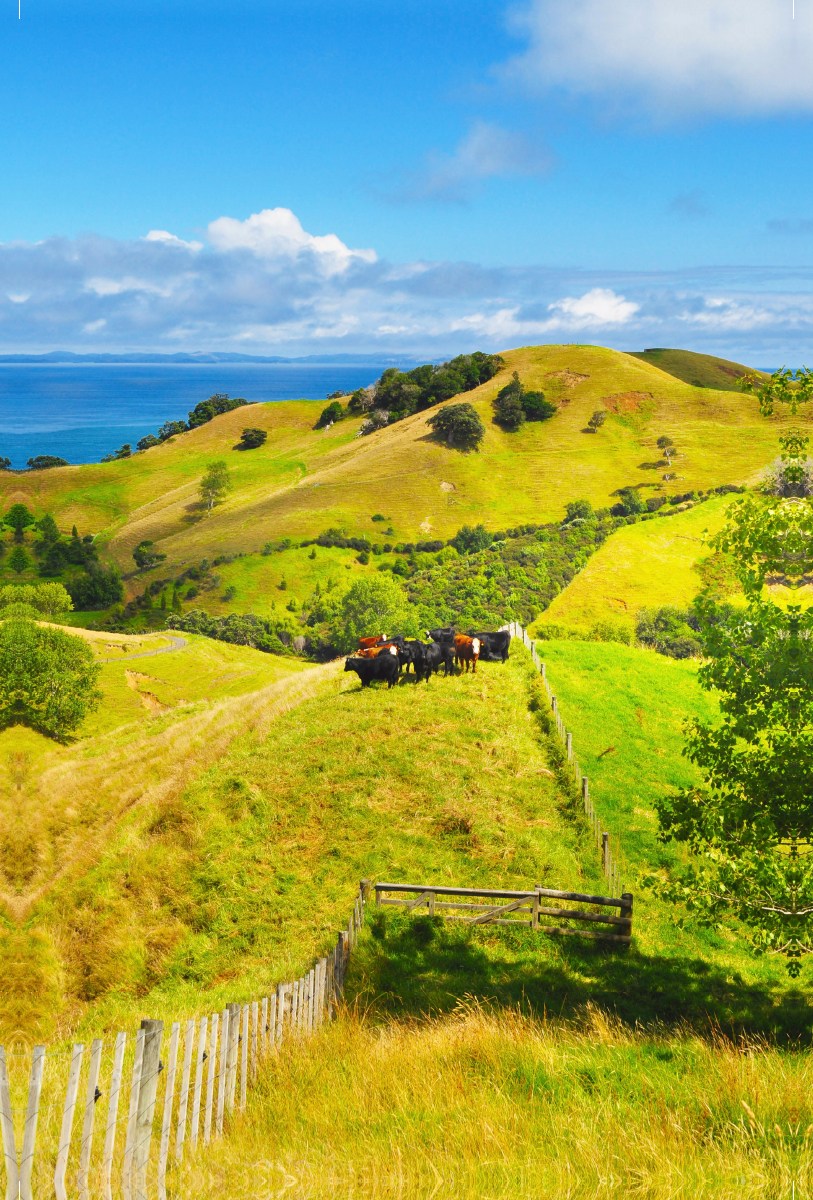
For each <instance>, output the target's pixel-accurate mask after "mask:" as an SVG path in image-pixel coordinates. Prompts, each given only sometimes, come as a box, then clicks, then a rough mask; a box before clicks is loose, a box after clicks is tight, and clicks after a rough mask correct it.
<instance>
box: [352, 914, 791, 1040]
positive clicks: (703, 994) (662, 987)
mask: <svg viewBox="0 0 813 1200" xmlns="http://www.w3.org/2000/svg"><path fill="white" fill-rule="evenodd" d="M486 938H487V939H488V940H487V942H486V940H485V939H486ZM349 983H350V986H349V991H348V996H350V995H351V994H352V993H353V992H355V993H356V994H358V995H359V996H361V997H363V998H364V999H365V1000H367V1001H374V1003H375V1006H376V1008H377V1009H379V1010H380V1011H383V1012H385V1013H387V1014H389V1015H392V1016H403V1015H407V1014H409V1015H419V1014H425V1013H427V1012H432V1013H442V1012H449V1011H451V1010H452V1009H453V1008H454V1007H455V1005H456V1004H457V1002H458V1001H459V1000H460V999H461V998H462V997H464V996H470V997H473V998H477V999H481V1000H491V1001H495V1002H496V1003H498V1004H501V1005H517V1004H522V1005H524V1006H527V1007H530V1008H531V1009H532V1010H533V1011H536V1012H537V1013H543V1012H546V1013H547V1014H548V1015H556V1016H563V1017H573V1016H575V1015H576V1014H577V1013H578V1012H579V1011H580V1010H583V1009H584V1007H585V1005H587V1004H594V1005H597V1006H598V1007H600V1008H603V1009H606V1010H609V1011H611V1012H613V1013H615V1014H616V1015H617V1016H618V1017H619V1018H620V1019H621V1020H622V1021H623V1022H625V1023H626V1024H628V1025H630V1026H634V1025H636V1024H639V1025H650V1024H653V1025H659V1026H662V1027H664V1028H666V1029H669V1028H673V1029H677V1028H680V1027H685V1026H686V1025H687V1024H688V1025H690V1026H692V1027H693V1028H695V1029H697V1030H698V1031H708V1030H709V1029H710V1028H719V1029H722V1030H723V1032H725V1033H727V1034H730V1035H735V1034H743V1033H745V1034H752V1035H753V1034H757V1035H761V1036H766V1037H770V1038H775V1039H776V1040H778V1041H780V1042H798V1041H802V1042H807V1041H808V1039H809V1037H810V1035H811V1032H813V1006H812V1005H811V1002H810V997H809V996H808V995H807V994H805V993H804V992H802V991H801V990H800V989H791V988H788V989H786V990H779V989H773V990H771V989H768V988H765V987H756V986H753V985H749V984H747V983H746V982H745V981H744V980H743V979H742V977H741V976H740V975H739V974H738V973H737V972H733V973H728V972H726V971H724V970H721V969H720V968H718V967H716V966H713V965H711V964H710V963H708V962H707V961H705V960H704V959H701V958H699V957H696V958H692V957H688V956H661V955H657V956H656V955H646V954H642V953H640V952H639V951H637V950H636V949H635V948H634V947H633V948H631V949H617V948H615V947H612V946H601V945H600V944H596V943H579V942H578V941H577V939H576V938H573V939H572V940H571V939H568V942H567V944H566V945H565V944H563V941H558V940H557V941H554V940H553V939H549V938H545V937H542V938H540V937H539V935H534V934H532V933H531V932H530V931H525V930H518V931H516V932H515V931H513V930H507V929H504V928H503V929H494V928H492V929H491V930H490V931H489V932H488V934H483V932H482V931H480V932H474V931H470V930H467V929H466V928H465V927H464V926H450V925H448V924H444V922H443V919H442V918H440V917H437V918H434V920H433V919H430V918H429V917H416V918H413V919H412V920H411V921H407V920H406V919H403V918H398V917H396V918H394V919H393V918H392V917H390V918H389V920H387V919H385V918H384V917H382V916H381V915H380V914H375V915H374V916H373V918H372V921H371V929H370V936H367V937H365V938H364V939H362V940H361V941H360V943H359V946H358V949H357V951H356V953H355V955H354V959H353V963H352V967H351V975H350V981H349Z"/></svg>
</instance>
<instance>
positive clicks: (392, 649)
mask: <svg viewBox="0 0 813 1200" xmlns="http://www.w3.org/2000/svg"><path fill="white" fill-rule="evenodd" d="M379 654H391V655H392V656H393V658H397V657H398V647H397V646H368V647H367V649H366V650H357V651H356V653H355V657H356V658H378V656H379Z"/></svg>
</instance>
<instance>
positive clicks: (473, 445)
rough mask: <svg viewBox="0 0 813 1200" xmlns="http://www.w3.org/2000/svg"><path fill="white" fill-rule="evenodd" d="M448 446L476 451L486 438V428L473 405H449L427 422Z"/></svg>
mask: <svg viewBox="0 0 813 1200" xmlns="http://www.w3.org/2000/svg"><path fill="white" fill-rule="evenodd" d="M426 423H427V425H429V426H431V428H432V430H433V431H434V432H435V433H436V434H438V435H439V436H440V437H443V438H445V439H446V444H447V445H449V446H455V447H457V448H458V449H460V450H476V449H477V447H478V446H479V445H480V442H481V441H482V440H483V438H484V436H485V432H486V431H485V428H484V426H483V422H482V421H481V420H480V417H479V414H478V412H477V409H476V408H475V407H474V405H472V404H447V405H445V406H444V407H443V408H441V409H438V411H437V412H436V413H435V415H434V416H432V417H430V418H429V420H428V421H427V422H426Z"/></svg>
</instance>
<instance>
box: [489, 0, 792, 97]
mask: <svg viewBox="0 0 813 1200" xmlns="http://www.w3.org/2000/svg"><path fill="white" fill-rule="evenodd" d="M513 20H514V23H515V26H516V27H517V29H518V30H519V31H520V32H521V33H522V34H523V35H524V36H526V37H527V39H528V42H529V45H528V49H527V51H526V52H525V53H524V54H523V55H521V56H520V57H518V58H516V59H514V60H513V61H512V62H511V63H510V64H508V67H507V72H508V74H509V75H513V77H514V78H515V79H518V80H521V81H522V82H523V83H524V84H525V85H528V86H530V87H531V88H533V89H535V90H542V89H548V88H551V87H562V88H564V89H565V90H566V91H569V92H571V93H575V94H579V95H595V96H599V97H602V98H604V99H605V100H606V99H607V98H609V100H610V102H611V103H620V102H623V101H624V100H627V101H631V102H632V103H635V104H640V103H641V102H643V103H644V105H646V106H647V107H649V108H655V109H658V110H660V111H661V112H663V113H689V114H691V113H703V112H711V113H723V114H741V113H751V114H773V113H781V112H809V111H810V110H811V109H813V71H811V69H810V65H811V61H812V60H813V6H811V5H810V4H809V3H807V2H806V0H797V3H796V19H795V20H792V18H791V3H790V0H787V2H784V0H528V2H526V4H525V5H524V6H523V7H522V8H521V9H520V10H518V11H517V12H515V14H514V18H513Z"/></svg>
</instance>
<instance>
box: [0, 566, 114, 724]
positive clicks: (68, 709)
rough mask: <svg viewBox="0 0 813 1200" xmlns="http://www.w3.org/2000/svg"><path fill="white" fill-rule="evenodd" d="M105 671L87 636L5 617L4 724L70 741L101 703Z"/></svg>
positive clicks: (1, 645)
mask: <svg viewBox="0 0 813 1200" xmlns="http://www.w3.org/2000/svg"><path fill="white" fill-rule="evenodd" d="M51 586H53V585H51ZM4 590H5V589H4ZM100 674H101V667H100V665H99V664H98V663H97V662H95V661H94V659H93V651H92V650H91V648H90V646H89V645H88V644H87V642H85V641H84V640H83V639H82V638H80V637H75V636H73V635H72V634H68V633H64V632H63V631H62V630H60V629H50V628H47V627H43V626H40V625H37V624H35V623H34V622H33V621H30V620H26V619H24V618H19V617H14V618H12V619H10V620H4V621H2V623H0V728H6V727H8V726H9V725H28V726H30V727H31V728H32V729H36V730H38V731H39V732H40V733H43V734H46V735H47V736H49V737H53V738H55V739H56V740H57V741H65V740H66V739H67V737H68V735H69V734H71V733H73V732H74V730H76V729H77V728H78V726H79V725H80V724H81V723H82V721H83V720H84V719H85V717H86V716H87V714H88V713H89V712H92V711H94V709H95V708H97V707H98V704H99V701H100V700H101V698H102V694H101V692H100V691H99V690H98V688H97V687H96V682H97V680H98V678H99V675H100Z"/></svg>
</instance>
